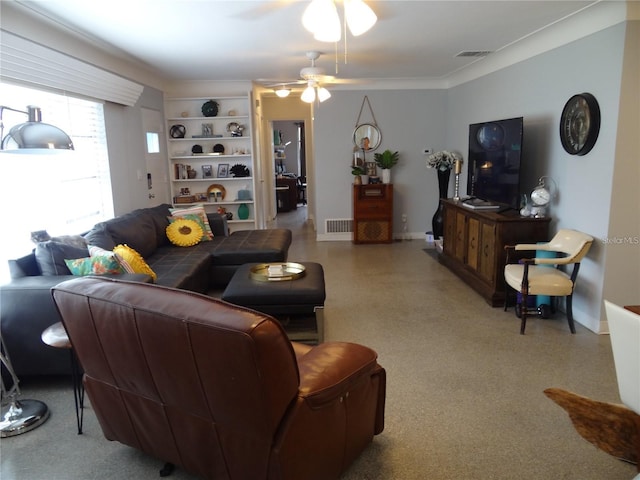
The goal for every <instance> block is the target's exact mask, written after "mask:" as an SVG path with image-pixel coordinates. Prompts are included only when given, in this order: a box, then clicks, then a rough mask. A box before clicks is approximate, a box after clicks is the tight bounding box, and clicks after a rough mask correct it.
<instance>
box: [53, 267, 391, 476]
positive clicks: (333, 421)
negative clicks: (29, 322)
mask: <svg viewBox="0 0 640 480" xmlns="http://www.w3.org/2000/svg"><path fill="white" fill-rule="evenodd" d="M52 294H53V297H54V301H55V303H56V305H57V307H58V310H59V312H60V316H61V317H62V319H63V322H64V325H65V328H66V329H67V332H68V334H69V338H70V340H71V343H72V345H73V347H74V349H75V351H76V353H77V355H78V358H79V360H80V363H81V365H82V367H83V369H84V371H85V374H84V385H85V388H86V391H87V394H88V396H89V398H90V400H91V405H92V407H93V409H94V411H95V413H96V416H97V417H98V420H99V422H100V425H101V427H102V430H103V432H104V435H105V437H106V438H107V439H109V440H117V441H119V442H121V443H123V444H126V445H129V446H132V447H134V448H137V449H140V450H142V451H144V452H147V453H148V454H150V455H152V456H155V457H157V458H158V459H161V460H162V461H164V462H169V463H173V464H175V465H179V466H181V467H183V468H184V469H185V470H186V471H189V472H191V473H193V474H195V475H199V476H201V477H203V478H208V479H216V480H220V479H225V480H226V479H246V480H259V479H290V480H313V479H318V480H330V479H335V478H338V477H339V475H340V474H341V473H342V472H343V471H344V470H346V468H347V467H348V466H349V465H350V464H351V463H352V462H353V460H354V459H355V458H356V457H357V456H358V455H359V454H360V453H361V452H362V451H363V450H364V448H365V447H366V446H367V445H368V444H369V443H370V442H371V441H372V439H373V436H374V435H376V434H379V433H380V432H382V430H383V428H384V405H385V387H386V377H385V370H384V368H382V367H381V366H380V365H378V363H377V354H376V353H375V352H374V351H373V350H371V349H369V348H367V347H364V346H362V345H357V344H352V343H340V342H329V343H323V344H320V345H318V346H316V347H310V346H307V345H302V344H296V343H292V342H290V341H289V339H288V338H287V336H286V334H285V332H284V330H283V329H282V327H281V326H280V324H279V323H278V322H277V321H276V320H274V319H273V318H271V317H269V316H268V315H264V314H261V313H258V312H255V311H253V310H249V309H246V308H242V307H237V306H234V305H231V304H228V303H225V302H222V301H218V300H215V299H212V298H209V297H206V296H204V295H200V294H197V293H192V292H187V291H183V290H176V289H170V288H165V287H160V286H157V285H150V284H143V283H134V282H125V281H120V280H113V279H106V278H96V277H82V278H78V279H74V280H69V281H67V282H63V283H61V284H59V285H57V286H56V287H54V288H53V289H52Z"/></svg>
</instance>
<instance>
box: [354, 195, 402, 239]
mask: <svg viewBox="0 0 640 480" xmlns="http://www.w3.org/2000/svg"><path fill="white" fill-rule="evenodd" d="M392 241H393V185H392V184H390V183H386V184H385V183H376V184H370V185H354V186H353V243H391V242H392Z"/></svg>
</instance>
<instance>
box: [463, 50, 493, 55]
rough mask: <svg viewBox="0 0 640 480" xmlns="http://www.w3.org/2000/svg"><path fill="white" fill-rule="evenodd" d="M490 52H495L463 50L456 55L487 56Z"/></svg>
mask: <svg viewBox="0 0 640 480" xmlns="http://www.w3.org/2000/svg"><path fill="white" fill-rule="evenodd" d="M490 53H493V52H492V51H490V50H463V51H462V52H460V53H458V54H457V55H456V57H486V56H487V55H489V54H490Z"/></svg>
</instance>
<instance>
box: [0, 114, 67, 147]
mask: <svg viewBox="0 0 640 480" xmlns="http://www.w3.org/2000/svg"><path fill="white" fill-rule="evenodd" d="M4 110H10V111H12V112H18V113H24V114H26V115H27V116H28V117H29V120H28V121H27V122H25V123H21V124H19V125H15V126H14V127H12V128H11V130H9V133H8V134H7V136H6V137H4V138H3V139H2V146H1V150H2V151H5V152H11V153H42V152H41V151H42V150H73V142H72V141H71V138H70V137H69V135H67V134H66V133H65V132H64V131H62V130H61V129H59V128H58V127H56V126H53V125H50V124H48V123H43V122H42V111H41V110H40V108H38V107H35V106H33V105H29V106H27V111H26V112H25V111H23V110H16V109H14V108H10V107H5V106H1V105H0V136H2V134H3V130H4V124H3V123H2V113H3V112H4ZM34 150H38V152H35V151H34Z"/></svg>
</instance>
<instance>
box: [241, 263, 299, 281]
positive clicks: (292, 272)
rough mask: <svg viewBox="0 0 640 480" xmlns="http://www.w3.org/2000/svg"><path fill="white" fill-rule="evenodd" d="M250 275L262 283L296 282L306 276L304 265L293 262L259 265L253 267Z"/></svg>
mask: <svg viewBox="0 0 640 480" xmlns="http://www.w3.org/2000/svg"><path fill="white" fill-rule="evenodd" d="M249 275H250V276H251V278H252V279H254V280H259V281H261V282H280V281H283V280H295V279H297V278H300V277H302V276H303V275H304V265H301V264H299V263H293V262H284V263H259V264H258V265H255V266H254V267H251V270H250V272H249Z"/></svg>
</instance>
